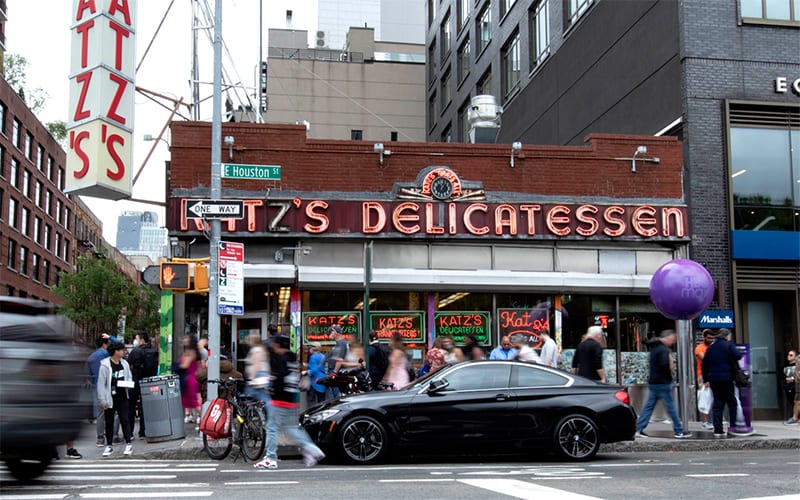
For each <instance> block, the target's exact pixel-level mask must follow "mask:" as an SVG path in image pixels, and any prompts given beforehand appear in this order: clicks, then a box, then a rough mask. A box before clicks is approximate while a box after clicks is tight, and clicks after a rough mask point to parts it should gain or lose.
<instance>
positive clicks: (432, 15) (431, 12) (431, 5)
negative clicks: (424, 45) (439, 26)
mask: <svg viewBox="0 0 800 500" xmlns="http://www.w3.org/2000/svg"><path fill="white" fill-rule="evenodd" d="M438 3H439V0H428V26H430V25H431V23H433V20H434V19H436V5H437V4H438Z"/></svg>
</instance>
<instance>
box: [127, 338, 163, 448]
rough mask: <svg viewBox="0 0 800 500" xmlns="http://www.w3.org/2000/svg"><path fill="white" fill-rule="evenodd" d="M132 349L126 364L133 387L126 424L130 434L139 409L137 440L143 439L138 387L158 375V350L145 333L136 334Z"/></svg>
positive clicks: (140, 400) (140, 394)
mask: <svg viewBox="0 0 800 500" xmlns="http://www.w3.org/2000/svg"><path fill="white" fill-rule="evenodd" d="M133 344H134V347H133V349H132V350H131V352H130V354H128V364H130V366H131V372H132V373H133V381H134V384H135V385H134V387H133V389H131V390H130V391H129V395H130V405H129V406H128V422H130V425H131V433H133V426H134V423H135V422H136V409H137V408H138V409H139V439H144V438H145V425H144V412H143V411H142V390H141V387H140V386H139V383H140V381H141V380H142V379H143V378H147V377H154V376H156V375H157V373H158V350H156V348H155V347H153V346H152V345H150V337H149V336H148V335H147V333H146V332H143V331H140V332H137V333H136V336H135V337H134V339H133Z"/></svg>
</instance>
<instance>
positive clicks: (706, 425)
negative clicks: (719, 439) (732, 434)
mask: <svg viewBox="0 0 800 500" xmlns="http://www.w3.org/2000/svg"><path fill="white" fill-rule="evenodd" d="M700 427H702V428H703V429H707V430H709V431H710V430H714V424H712V423H711V422H703V425H701V426H700Z"/></svg>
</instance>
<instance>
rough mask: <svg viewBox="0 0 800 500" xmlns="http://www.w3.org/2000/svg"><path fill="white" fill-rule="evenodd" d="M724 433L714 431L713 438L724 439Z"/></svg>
mask: <svg viewBox="0 0 800 500" xmlns="http://www.w3.org/2000/svg"><path fill="white" fill-rule="evenodd" d="M725 437H726V434H725V433H724V432H715V433H714V439H725Z"/></svg>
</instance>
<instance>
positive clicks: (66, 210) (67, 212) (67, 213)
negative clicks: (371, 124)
mask: <svg viewBox="0 0 800 500" xmlns="http://www.w3.org/2000/svg"><path fill="white" fill-rule="evenodd" d="M392 133H393V134H395V135H394V139H393V140H395V141H396V140H397V135H396V134H397V132H392ZM71 216H72V212H70V210H69V208H66V207H64V229H66V230H67V231H69V227H70V225H71V224H70V223H69V218H70V217H71Z"/></svg>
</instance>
